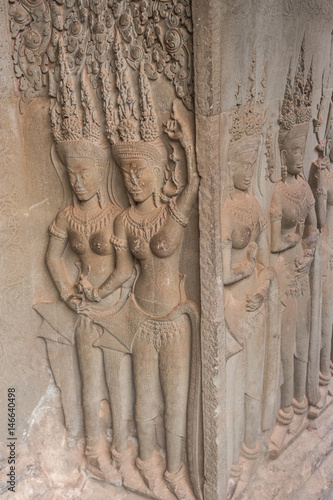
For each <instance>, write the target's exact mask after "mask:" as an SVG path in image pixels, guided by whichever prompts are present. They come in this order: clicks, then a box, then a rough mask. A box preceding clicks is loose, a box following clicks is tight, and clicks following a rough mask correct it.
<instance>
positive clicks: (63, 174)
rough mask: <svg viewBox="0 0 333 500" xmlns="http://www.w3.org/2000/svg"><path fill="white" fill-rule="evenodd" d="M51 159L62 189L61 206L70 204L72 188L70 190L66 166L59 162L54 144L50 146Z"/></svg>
mask: <svg viewBox="0 0 333 500" xmlns="http://www.w3.org/2000/svg"><path fill="white" fill-rule="evenodd" d="M51 160H52V164H53V166H54V168H55V171H56V172H57V175H58V177H59V180H60V182H61V186H62V191H63V199H62V204H61V208H64V207H66V206H67V205H71V204H72V199H73V198H72V190H71V187H70V184H69V180H68V175H67V171H66V167H65V165H64V164H63V163H62V162H61V160H60V158H59V156H58V153H57V151H56V147H55V144H53V145H52V147H51Z"/></svg>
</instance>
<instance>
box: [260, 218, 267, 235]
mask: <svg viewBox="0 0 333 500" xmlns="http://www.w3.org/2000/svg"><path fill="white" fill-rule="evenodd" d="M259 227H260V232H262V231H265V230H266V229H267V219H266V217H265V216H264V215H263V216H262V217H260V219H259Z"/></svg>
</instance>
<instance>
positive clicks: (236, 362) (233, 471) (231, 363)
mask: <svg viewBox="0 0 333 500" xmlns="http://www.w3.org/2000/svg"><path fill="white" fill-rule="evenodd" d="M226 378H227V380H226V386H227V388H226V405H227V410H226V411H227V429H230V432H229V431H228V436H227V437H228V441H227V446H228V449H227V472H228V474H230V479H229V484H228V493H227V499H231V498H232V496H233V494H234V492H235V490H236V488H237V484H238V482H239V479H240V477H241V474H242V471H243V465H242V464H241V463H240V450H241V445H242V440H243V433H244V392H245V357H244V349H243V350H242V351H240V352H238V353H237V354H235V355H234V356H232V357H231V358H229V359H228V361H227V367H226Z"/></svg>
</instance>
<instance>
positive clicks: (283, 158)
mask: <svg viewBox="0 0 333 500" xmlns="http://www.w3.org/2000/svg"><path fill="white" fill-rule="evenodd" d="M280 154H281V164H282V166H284V165H286V163H287V151H286V150H285V149H283V150H282V151H281V153H280Z"/></svg>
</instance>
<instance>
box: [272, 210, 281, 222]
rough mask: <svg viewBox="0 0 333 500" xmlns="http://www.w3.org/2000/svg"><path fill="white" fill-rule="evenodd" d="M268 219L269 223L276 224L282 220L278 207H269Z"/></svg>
mask: <svg viewBox="0 0 333 500" xmlns="http://www.w3.org/2000/svg"><path fill="white" fill-rule="evenodd" d="M269 218H270V221H271V222H277V221H281V220H282V211H281V209H280V208H278V207H271V209H270V211H269Z"/></svg>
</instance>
